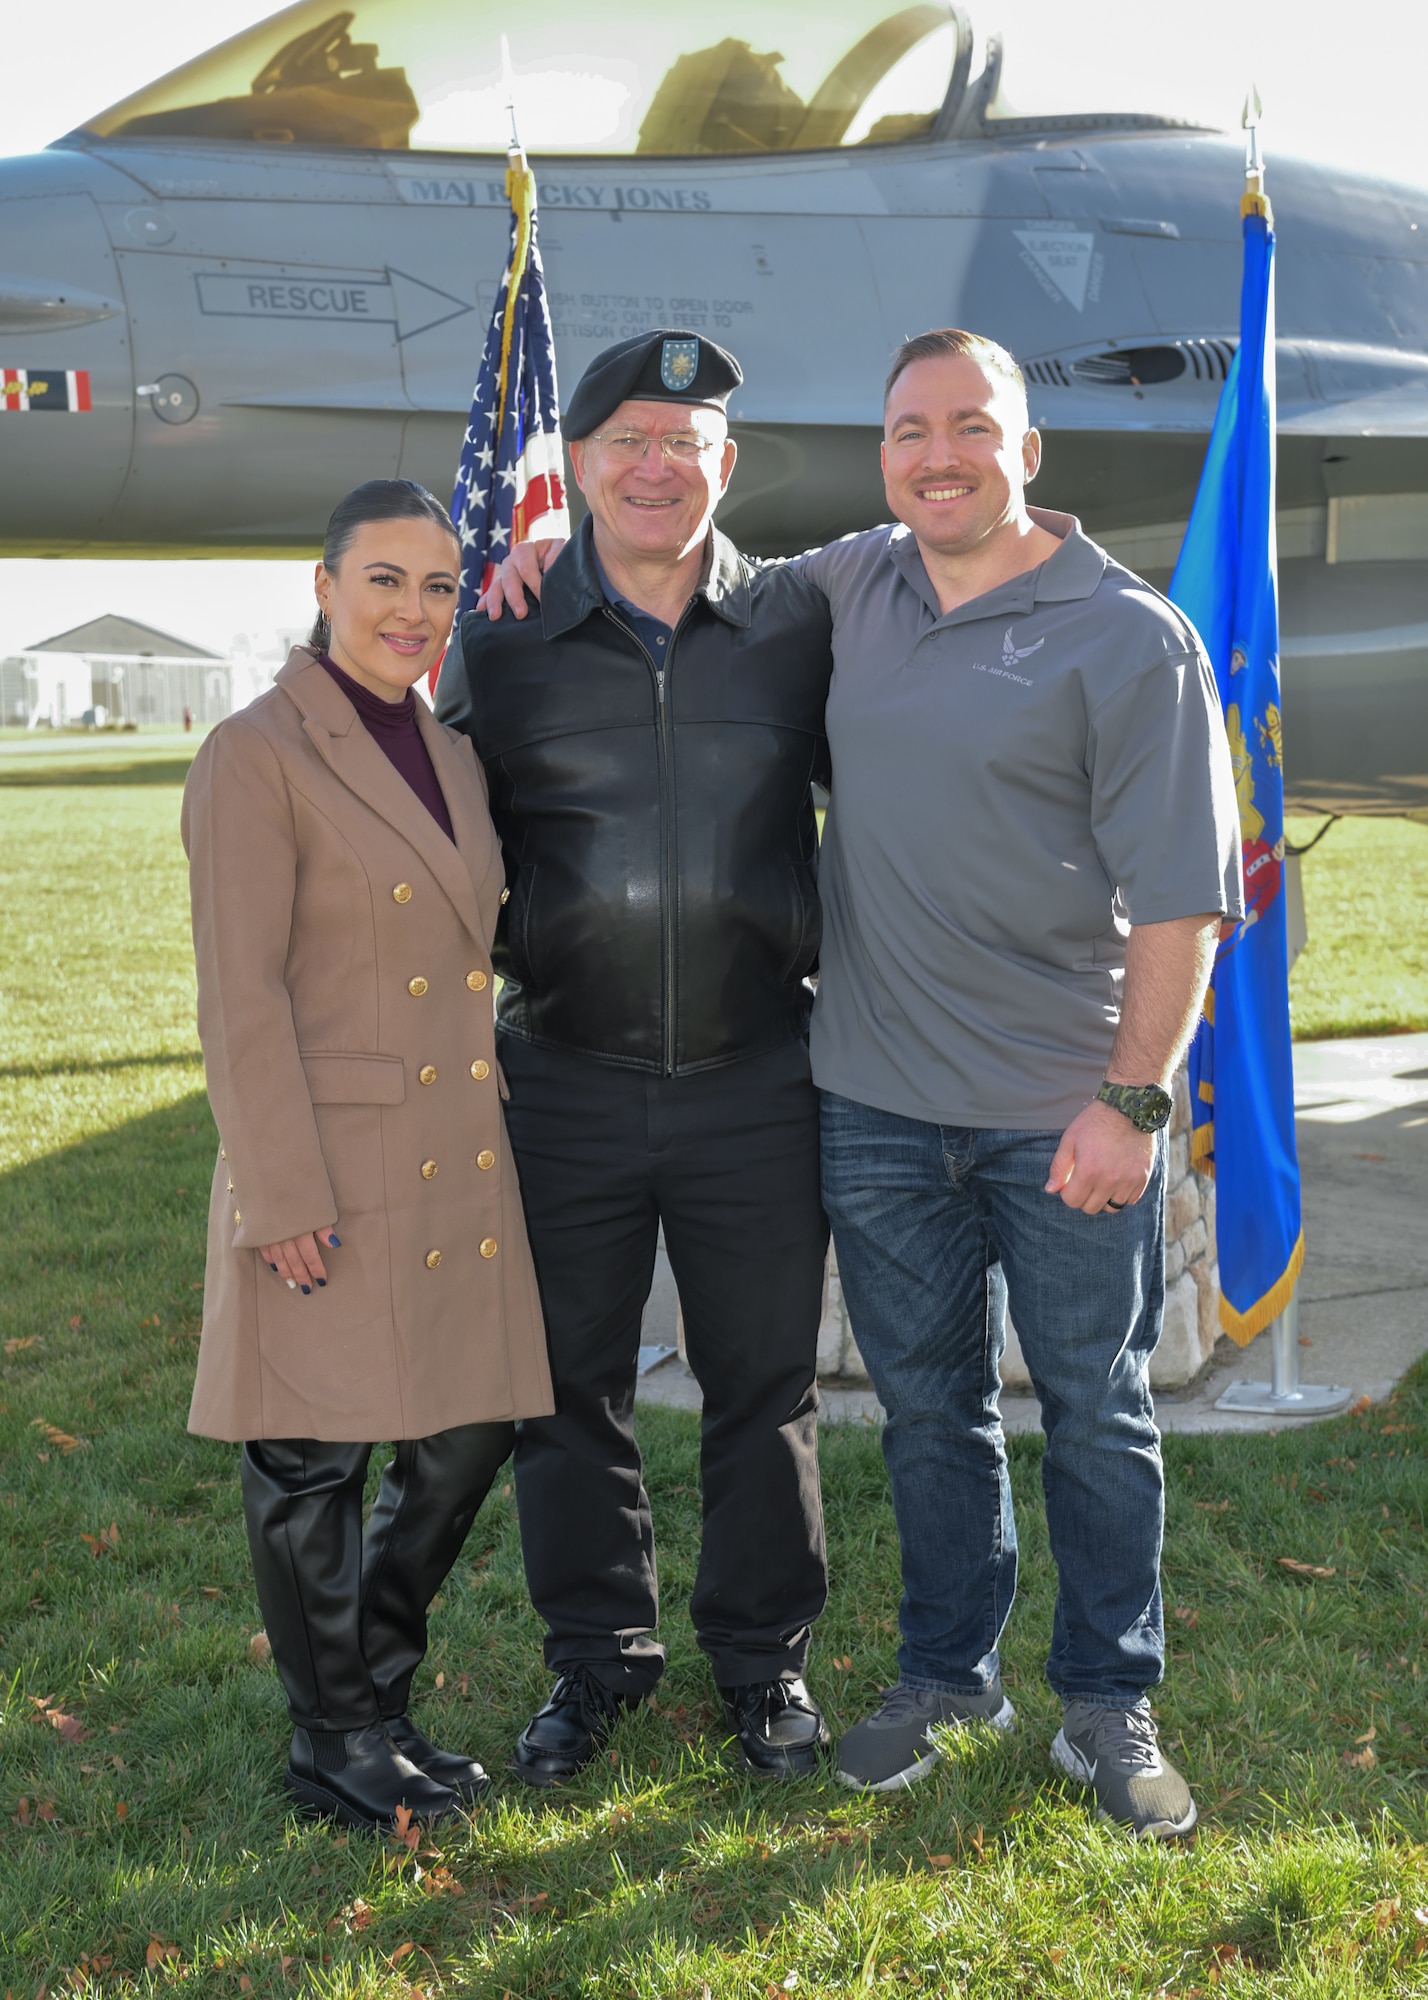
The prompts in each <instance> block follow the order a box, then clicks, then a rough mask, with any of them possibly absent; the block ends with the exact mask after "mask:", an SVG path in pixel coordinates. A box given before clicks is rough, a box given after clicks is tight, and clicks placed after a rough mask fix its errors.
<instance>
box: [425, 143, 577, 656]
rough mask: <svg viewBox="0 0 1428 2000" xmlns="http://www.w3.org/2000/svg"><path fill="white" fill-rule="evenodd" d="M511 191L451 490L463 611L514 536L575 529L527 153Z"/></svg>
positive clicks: (511, 172)
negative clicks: (507, 238)
mask: <svg viewBox="0 0 1428 2000" xmlns="http://www.w3.org/2000/svg"><path fill="white" fill-rule="evenodd" d="M506 194H507V196H508V198H509V200H510V203H511V249H510V256H509V257H508V259H507V262H506V270H505V275H504V277H503V278H502V279H501V289H500V292H499V294H498V296H497V299H496V306H495V311H494V312H493V313H492V315H491V325H490V328H489V330H488V332H487V335H486V349H485V352H484V354H483V355H482V357H481V370H480V373H479V375H478V376H477V379H476V389H475V393H474V395H473V397H472V400H471V416H470V420H469V422H468V423H467V426H466V437H465V440H464V441H463V444H462V448H461V465H460V468H459V470H458V472H457V475H456V488H455V491H454V492H453V493H452V496H451V518H452V521H453V522H454V523H455V526H456V530H457V533H458V534H459V535H460V537H461V595H460V598H459V601H458V605H457V613H456V615H457V617H458V618H459V617H460V616H461V615H462V613H463V612H466V611H470V610H471V609H473V607H474V606H475V603H476V599H477V597H478V596H479V594H480V592H481V591H482V590H483V589H484V588H485V586H486V584H487V583H489V582H490V580H491V575H492V572H493V571H494V569H495V567H496V564H497V563H499V562H500V561H501V560H502V559H503V558H504V557H505V556H507V555H509V553H510V551H511V548H512V546H513V544H514V543H516V542H525V541H532V540H534V539H535V538H536V537H537V536H544V535H561V536H568V535H569V533H570V515H569V513H568V512H567V510H566V505H565V479H564V460H563V457H562V451H561V441H560V399H559V394H558V391H557V389H556V381H555V347H554V342H553V340H552V336H551V326H550V308H549V306H548V305H547V303H546V296H545V273H544V271H543V270H542V268H541V261H540V250H539V248H538V246H537V242H536V190H535V176H534V174H532V173H531V171H530V169H529V168H528V167H527V165H526V161H525V155H524V154H523V153H516V152H513V153H512V155H511V164H510V166H509V167H508V169H507V171H506Z"/></svg>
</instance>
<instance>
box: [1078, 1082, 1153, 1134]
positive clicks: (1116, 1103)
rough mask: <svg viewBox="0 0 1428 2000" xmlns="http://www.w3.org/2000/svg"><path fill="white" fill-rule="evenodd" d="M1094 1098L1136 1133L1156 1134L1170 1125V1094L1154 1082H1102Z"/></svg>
mask: <svg viewBox="0 0 1428 2000" xmlns="http://www.w3.org/2000/svg"><path fill="white" fill-rule="evenodd" d="M1096 1097H1097V1100H1098V1102H1099V1103H1101V1104H1109V1105H1110V1107H1111V1109H1112V1110H1113V1111H1119V1112H1120V1114H1121V1116H1122V1117H1123V1118H1129V1120H1130V1122H1131V1124H1132V1125H1134V1126H1135V1128H1136V1130H1137V1131H1138V1132H1158V1131H1160V1129H1161V1127H1162V1126H1164V1125H1167V1124H1169V1122H1170V1105H1171V1099H1170V1093H1169V1091H1167V1090H1162V1089H1161V1087H1160V1085H1159V1084H1158V1083H1103V1084H1102V1085H1101V1087H1100V1089H1099V1090H1098V1091H1097V1092H1096Z"/></svg>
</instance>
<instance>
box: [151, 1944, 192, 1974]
mask: <svg viewBox="0 0 1428 2000" xmlns="http://www.w3.org/2000/svg"><path fill="white" fill-rule="evenodd" d="M170 1959H171V1960H172V1961H173V1963H174V1964H175V1965H181V1964H182V1963H183V1954H182V1953H181V1952H180V1950H179V1948H178V1946H177V1945H176V1944H166V1943H165V1941H164V1940H163V1938H161V1937H151V1938H150V1939H149V1944H148V1949H147V1950H146V1951H145V1953H144V1964H145V1965H146V1966H147V1968H148V1969H149V1971H150V1972H152V1971H154V1969H155V1967H157V1966H160V1965H162V1964H164V1962H165V1961H166V1960H170Z"/></svg>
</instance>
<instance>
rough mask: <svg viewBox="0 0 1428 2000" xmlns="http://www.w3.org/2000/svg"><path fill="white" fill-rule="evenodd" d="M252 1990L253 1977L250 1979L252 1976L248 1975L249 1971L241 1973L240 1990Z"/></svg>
mask: <svg viewBox="0 0 1428 2000" xmlns="http://www.w3.org/2000/svg"><path fill="white" fill-rule="evenodd" d="M252 1990H253V1982H252V1980H251V1979H250V1978H249V1977H248V1975H247V1973H246V1972H245V1973H243V1974H242V1975H241V1977H240V1978H239V1981H238V1991H239V1992H240V1993H251V1992H252Z"/></svg>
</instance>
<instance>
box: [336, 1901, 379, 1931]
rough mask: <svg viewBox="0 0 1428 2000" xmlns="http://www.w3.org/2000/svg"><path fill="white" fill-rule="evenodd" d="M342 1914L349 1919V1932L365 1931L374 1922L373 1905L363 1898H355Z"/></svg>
mask: <svg viewBox="0 0 1428 2000" xmlns="http://www.w3.org/2000/svg"><path fill="white" fill-rule="evenodd" d="M342 1914H343V1915H344V1916H345V1917H346V1919H347V1928H348V1930H349V1931H365V1930H366V1928H367V1926H368V1924H370V1923H371V1921H372V1905H371V1904H370V1903H368V1902H365V1901H364V1900H363V1899H362V1897H361V1896H354V1897H353V1898H352V1901H351V1902H350V1903H349V1904H348V1906H347V1908H346V1909H345V1910H344V1911H343V1913H342Z"/></svg>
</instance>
